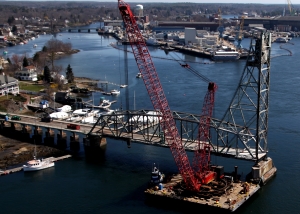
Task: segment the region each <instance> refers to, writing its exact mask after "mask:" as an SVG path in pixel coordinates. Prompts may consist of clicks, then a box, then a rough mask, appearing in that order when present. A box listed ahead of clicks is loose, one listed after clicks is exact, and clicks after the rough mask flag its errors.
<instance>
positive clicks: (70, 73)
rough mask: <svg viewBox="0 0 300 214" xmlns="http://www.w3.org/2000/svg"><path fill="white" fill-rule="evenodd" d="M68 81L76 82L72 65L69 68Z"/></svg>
mask: <svg viewBox="0 0 300 214" xmlns="http://www.w3.org/2000/svg"><path fill="white" fill-rule="evenodd" d="M66 79H67V80H68V82H69V83H72V82H74V74H73V69H72V68H71V66H70V64H69V65H68V67H67V72H66Z"/></svg>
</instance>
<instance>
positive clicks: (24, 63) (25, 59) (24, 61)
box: [23, 56, 29, 68]
mask: <svg viewBox="0 0 300 214" xmlns="http://www.w3.org/2000/svg"><path fill="white" fill-rule="evenodd" d="M28 65H29V63H28V59H27V57H26V56H25V57H24V58H23V67H24V68H25V67H27V66H28Z"/></svg>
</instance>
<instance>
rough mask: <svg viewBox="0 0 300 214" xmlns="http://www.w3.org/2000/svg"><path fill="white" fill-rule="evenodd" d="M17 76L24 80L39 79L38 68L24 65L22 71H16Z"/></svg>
mask: <svg viewBox="0 0 300 214" xmlns="http://www.w3.org/2000/svg"><path fill="white" fill-rule="evenodd" d="M15 78H17V79H19V80H24V81H26V80H27V81H37V80H38V79H37V73H36V68H35V67H34V66H33V65H29V66H27V67H24V68H23V69H22V70H21V71H16V72H15Z"/></svg>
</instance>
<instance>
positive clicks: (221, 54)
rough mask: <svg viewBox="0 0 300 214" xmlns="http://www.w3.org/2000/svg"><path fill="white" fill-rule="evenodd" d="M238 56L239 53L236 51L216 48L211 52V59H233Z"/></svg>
mask: <svg viewBox="0 0 300 214" xmlns="http://www.w3.org/2000/svg"><path fill="white" fill-rule="evenodd" d="M239 58H240V54H239V52H237V51H224V50H218V51H215V52H214V53H213V54H212V60H214V61H235V60H238V59H239Z"/></svg>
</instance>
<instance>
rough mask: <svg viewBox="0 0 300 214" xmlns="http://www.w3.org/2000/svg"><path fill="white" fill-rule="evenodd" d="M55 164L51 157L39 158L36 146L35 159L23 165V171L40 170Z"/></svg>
mask: <svg viewBox="0 0 300 214" xmlns="http://www.w3.org/2000/svg"><path fill="white" fill-rule="evenodd" d="M53 166H54V162H53V160H52V159H51V158H46V159H37V158H36V147H35V148H34V155H33V160H30V161H28V162H27V164H26V165H23V171H24V172H27V171H38V170H42V169H47V168H50V167H53Z"/></svg>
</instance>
